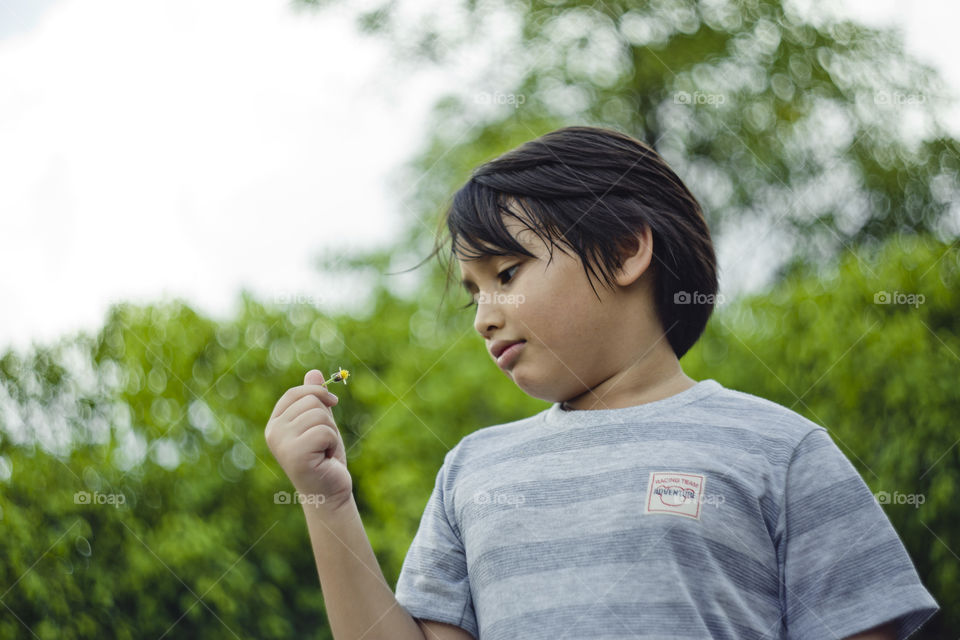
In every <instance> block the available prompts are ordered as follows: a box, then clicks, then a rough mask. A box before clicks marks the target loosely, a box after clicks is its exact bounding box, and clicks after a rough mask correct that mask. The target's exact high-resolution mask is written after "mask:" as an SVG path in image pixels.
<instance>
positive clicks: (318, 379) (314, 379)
mask: <svg viewBox="0 0 960 640" xmlns="http://www.w3.org/2000/svg"><path fill="white" fill-rule="evenodd" d="M303 384H323V374H322V373H320V372H319V371H318V370H316V369H310V371H307V375H305V376H303Z"/></svg>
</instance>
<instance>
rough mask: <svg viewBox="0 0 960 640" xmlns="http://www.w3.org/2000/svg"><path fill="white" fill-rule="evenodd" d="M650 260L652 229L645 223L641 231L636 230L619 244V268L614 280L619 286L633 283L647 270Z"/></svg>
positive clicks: (651, 254)
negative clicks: (635, 232)
mask: <svg viewBox="0 0 960 640" xmlns="http://www.w3.org/2000/svg"><path fill="white" fill-rule="evenodd" d="M652 260H653V231H651V230H650V227H649V225H646V226H644V227H643V231H639V232H637V234H636V235H634V236H632V237H630V238H627V239H626V240H625V241H624V242H623V244H621V247H620V268H619V269H618V270H617V273H616V278H615V282H616V283H617V284H618V285H620V286H621V287H627V286H629V285H631V284H633V283H634V282H636V281H637V280H638V279H639V278H640V276H642V275H643V274H644V273H646V272H647V269H649V268H650V262H651V261H652Z"/></svg>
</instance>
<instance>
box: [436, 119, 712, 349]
mask: <svg viewBox="0 0 960 640" xmlns="http://www.w3.org/2000/svg"><path fill="white" fill-rule="evenodd" d="M511 204H513V205H514V206H515V207H516V208H517V209H519V210H520V211H522V212H523V214H524V215H517V213H515V211H512V210H510V209H509V208H508V206H509V205H511ZM501 215H504V216H510V217H513V218H515V219H517V220H518V221H519V222H520V223H521V224H523V225H524V227H526V228H528V229H530V230H531V231H532V232H534V233H536V234H537V235H538V236H539V237H540V238H541V240H543V242H544V243H545V245H546V246H547V247H548V248H550V255H551V256H552V255H553V247H554V246H556V247H559V248H560V249H561V250H562V251H564V252H566V250H565V249H564V248H563V247H568V248H570V249H572V250H573V251H574V252H576V254H577V255H578V256H579V257H580V260H581V262H582V264H583V268H584V271H585V272H586V274H587V280H588V281H589V282H590V286H591V288H593V291H594V294H597V290H596V288H595V287H593V278H594V277H597V279H599V280H602V281H603V282H604V283H605V284H606V285H607V286H609V287H610V288H613V286H614V282H613V276H614V274H615V273H616V270H617V269H618V268H619V267H620V264H621V262H620V255H621V252H622V251H623V250H625V249H630V248H632V249H633V250H635V249H636V247H637V241H636V234H637V233H639V232H640V231H641V230H642V229H643V228H644V227H645V226H649V227H650V228H651V231H652V236H653V258H652V261H651V267H652V269H653V273H654V283H655V284H654V291H655V294H654V302H655V306H656V312H657V316H658V318H659V319H660V322H661V324H662V325H663V328H664V331H665V332H666V336H667V339H668V340H669V342H670V346H671V347H672V348H673V351H674V353H675V354H676V355H677V358H678V359H679V358H681V357H683V355H684V354H685V353H686V352H687V350H688V349H690V347H692V346H693V344H694V343H695V342H696V341H697V340H698V339H699V338H700V335H701V334H702V333H703V330H704V328H705V327H706V325H707V320H708V319H709V318H710V314H711V313H712V312H713V300H714V297H715V295H716V293H717V267H716V257H715V255H714V250H713V243H712V242H711V239H710V231H709V229H708V228H707V223H706V221H705V220H704V217H703V213H702V211H701V210H700V205H699V204H698V203H697V200H696V198H694V197H693V194H691V193H690V191H689V190H688V189H687V187H686V186H685V185H684V184H683V182H682V181H681V180H680V178H679V177H677V175H676V174H675V173H674V172H673V170H672V169H670V167H669V166H668V165H667V163H666V162H665V161H664V160H663V158H661V157H660V156H659V155H658V154H657V152H656V151H654V150H653V149H652V148H651V147H649V146H648V145H646V144H644V143H643V142H641V141H639V140H635V139H633V138H631V137H630V136H627V135H625V134H622V133H619V132H617V131H613V130H610V129H601V128H596V127H566V128H563V129H558V130H556V131H552V132H550V133H548V134H546V135H543V136H541V137H540V138H537V139H535V140H531V141H530V142H527V143H525V144H523V145H521V146H519V147H517V148H516V149H514V150H512V151H509V152H507V153H505V154H504V155H501V156H500V157H498V158H496V159H494V160H491V161H490V162H487V163H486V164H483V165H481V166H480V167H478V168H477V169H475V170H474V171H473V173H472V176H471V178H470V179H469V180H468V181H467V183H466V184H464V185H463V186H462V187H460V189H459V190H458V191H457V192H456V193H455V194H454V195H453V202H452V204H451V206H450V207H449V209H448V210H447V212H446V215H445V216H444V219H443V221H442V222H444V221H445V222H446V227H447V230H448V231H449V233H450V258H451V260H450V263H449V264H448V265H447V287H449V284H450V274H451V269H452V263H453V261H454V259H456V258H457V257H460V258H461V259H463V260H470V259H474V258H479V257H483V256H486V255H524V256H528V257H534V256H533V255H532V254H531V253H530V252H529V251H527V250H526V249H525V248H524V247H523V246H522V245H521V244H519V243H518V242H517V241H516V240H515V239H514V237H513V236H511V235H510V233H509V232H508V231H507V229H506V228H505V227H504V224H503V220H502V218H501ZM444 246H446V243H445V242H443V241H442V240H441V239H440V238H439V236H438V239H437V244H436V246H435V248H434V251H433V253H431V255H434V254H436V253H438V252H439V251H440V250H441V249H442V248H443V247H444ZM598 270H599V274H598ZM445 291H446V290H445ZM597 296H598V298H599V294H597Z"/></svg>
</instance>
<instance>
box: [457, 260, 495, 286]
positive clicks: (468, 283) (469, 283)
mask: <svg viewBox="0 0 960 640" xmlns="http://www.w3.org/2000/svg"><path fill="white" fill-rule="evenodd" d="M493 257H494V256H491V255H487V256H483V257H480V258H475V259H473V260H471V262H477V263H487V262H490V260H491V259H492V258H493ZM462 269H463V267H461V270H462ZM460 284H461V285H462V286H463V288H464V289H466V290H467V291H470V287H475V286H477V285H476V283H475V282H474V281H473V280H471V279H470V278H464V279H463V280H461V281H460Z"/></svg>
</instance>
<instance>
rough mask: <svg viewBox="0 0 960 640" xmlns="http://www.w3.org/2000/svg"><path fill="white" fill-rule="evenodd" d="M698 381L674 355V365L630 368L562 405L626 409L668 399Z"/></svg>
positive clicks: (575, 408)
mask: <svg viewBox="0 0 960 640" xmlns="http://www.w3.org/2000/svg"><path fill="white" fill-rule="evenodd" d="M631 373H632V374H633V375H630V374H631ZM627 377H629V379H627ZM695 384H697V381H696V380H694V379H692V378H690V377H689V376H687V374H685V373H684V372H683V369H682V368H681V367H680V363H679V362H678V361H677V360H676V359H675V358H674V359H673V362H672V365H671V363H669V362H667V363H665V366H663V367H660V368H659V369H658V370H653V371H650V370H648V371H646V372H642V373H638V372H636V371H633V372H630V371H628V372H625V374H624V375H622V376H620V375H618V376H613V377H611V378H609V379H607V380H604V381H603V382H601V383H600V384H599V385H597V386H596V387H594V388H593V389H589V390H587V391H585V392H584V393H582V394H580V395H579V396H576V397H574V398H570V399H569V400H565V401H564V402H562V403H561V404H560V408H561V409H564V410H566V411H589V410H597V409H623V408H626V407H633V406H636V405H639V404H646V403H648V402H656V401H657V400H663V399H664V398H669V397H670V396H673V395H676V394H678V393H680V392H682V391H686V390H687V389H689V388H691V387H693V386H694V385H695Z"/></svg>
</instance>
